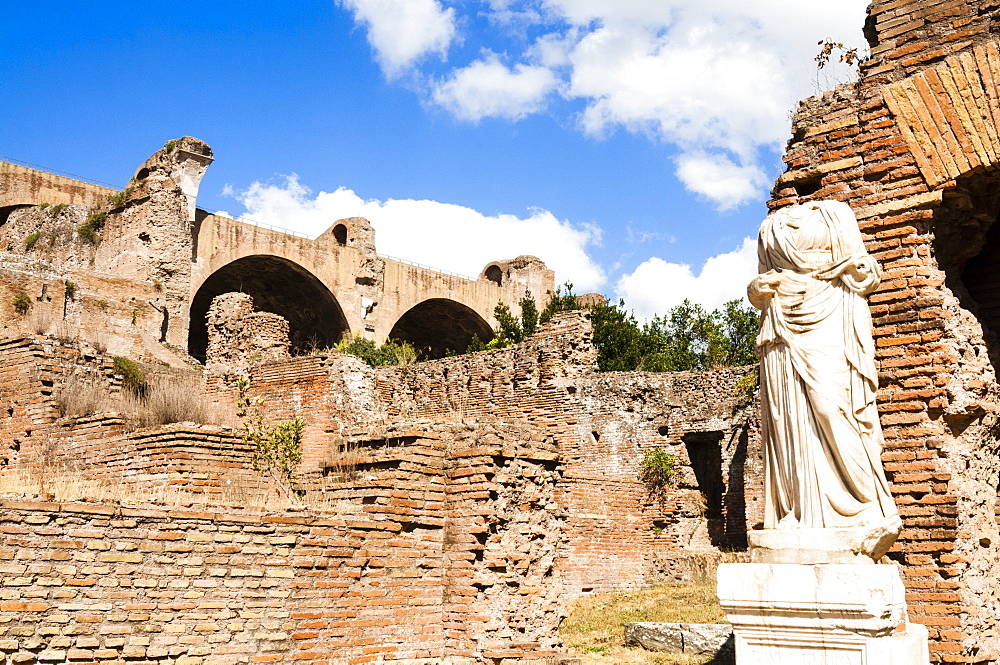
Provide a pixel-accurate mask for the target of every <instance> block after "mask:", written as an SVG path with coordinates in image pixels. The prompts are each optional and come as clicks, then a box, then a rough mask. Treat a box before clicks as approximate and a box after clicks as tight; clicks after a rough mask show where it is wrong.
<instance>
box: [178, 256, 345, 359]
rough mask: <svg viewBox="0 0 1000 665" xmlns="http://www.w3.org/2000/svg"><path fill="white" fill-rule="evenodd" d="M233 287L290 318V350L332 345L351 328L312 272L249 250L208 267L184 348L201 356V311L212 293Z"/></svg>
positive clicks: (204, 335)
mask: <svg viewBox="0 0 1000 665" xmlns="http://www.w3.org/2000/svg"><path fill="white" fill-rule="evenodd" d="M234 291H239V292H242V293H246V294H249V295H250V296H252V297H253V301H254V305H255V308H256V309H257V310H258V311H263V312H271V313H273V314H278V315H280V316H282V317H284V318H285V320H287V321H288V326H289V341H290V343H291V344H290V350H291V352H292V353H293V354H296V353H304V352H306V351H309V350H310V349H313V348H324V347H328V346H332V345H333V344H335V343H337V342H338V341H340V340H341V339H343V338H344V337H347V336H349V334H350V328H349V326H348V324H347V318H346V317H345V316H344V312H343V310H342V309H341V308H340V304H339V303H338V302H337V299H336V298H335V297H334V295H333V294H332V293H330V290H329V289H327V288H326V286H325V285H324V284H323V283H322V282H320V281H319V279H317V278H316V277H315V276H314V275H313V274H312V273H310V272H309V271H308V270H306V269H305V268H303V267H302V266H300V265H298V264H296V263H294V262H292V261H289V260H287V259H282V258H280V257H277V256H264V255H257V256H247V257H244V258H242V259H237V260H236V261H233V262H232V263H229V264H227V265H225V266H223V267H222V268H219V269H218V270H216V271H215V272H214V273H212V275H211V276H209V278H208V279H206V280H205V283H204V284H202V285H201V287H200V288H199V289H198V292H197V293H196V294H195V296H194V299H193V300H192V301H191V323H190V328H189V332H188V353H190V354H191V355H192V356H194V357H195V358H197V359H198V360H200V361H202V362H204V361H205V351H206V350H207V348H208V325H207V322H206V318H205V317H206V315H207V314H208V308H209V306H210V305H211V304H212V299H213V298H215V296H218V295H221V294H223V293H231V292H234Z"/></svg>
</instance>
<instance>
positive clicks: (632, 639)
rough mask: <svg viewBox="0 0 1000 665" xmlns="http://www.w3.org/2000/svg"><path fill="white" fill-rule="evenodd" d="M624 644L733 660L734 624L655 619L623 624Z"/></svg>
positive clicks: (649, 649)
mask: <svg viewBox="0 0 1000 665" xmlns="http://www.w3.org/2000/svg"><path fill="white" fill-rule="evenodd" d="M625 645H626V646H641V647H642V648H643V649H646V650H647V651H666V652H668V653H686V654H692V655H697V656H712V657H713V658H715V660H713V662H714V663H718V665H724V664H727V663H735V659H734V658H735V657H734V648H733V627H732V626H730V625H729V624H724V623H654V622H640V621H635V622H630V623H627V624H625Z"/></svg>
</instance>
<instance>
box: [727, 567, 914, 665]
mask: <svg viewBox="0 0 1000 665" xmlns="http://www.w3.org/2000/svg"><path fill="white" fill-rule="evenodd" d="M719 600H720V602H721V603H722V609H723V610H725V612H726V614H727V615H728V617H729V621H730V622H731V623H732V624H733V631H734V633H735V635H736V662H737V663H739V664H740V665H765V664H766V665H927V664H928V662H929V656H928V651H927V629H926V628H924V627H923V626H921V625H919V624H911V623H908V622H907V618H906V602H905V591H904V589H903V583H902V581H901V580H900V577H899V573H898V572H897V570H896V568H895V567H893V566H889V565H873V564H871V563H868V564H860V565H859V564H820V565H806V564H761V563H729V564H723V565H721V566H719Z"/></svg>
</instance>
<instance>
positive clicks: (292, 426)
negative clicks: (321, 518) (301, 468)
mask: <svg viewBox="0 0 1000 665" xmlns="http://www.w3.org/2000/svg"><path fill="white" fill-rule="evenodd" d="M236 391H237V400H236V404H237V407H238V410H237V412H236V415H238V416H239V417H240V418H245V420H244V421H243V441H245V442H246V443H248V444H250V446H251V448H252V449H253V450H252V453H253V457H252V459H251V464H252V465H253V468H254V470H255V471H257V472H259V473H262V474H266V475H268V476H270V477H271V479H272V480H274V482H275V484H277V486H278V488H279V489H280V490H281V492H282V493H283V494H284V495H285V496H286V497H287V498H288V499H289V500H291V501H296V498H297V497H296V496H295V494H294V488H295V469H296V467H297V466H298V465H299V462H301V461H302V433H303V431H304V430H305V421H304V420H302V418H300V417H298V416H296V417H295V418H294V419H293V420H289V421H285V422H280V423H277V424H275V425H269V424H267V423H266V422H265V421H264V414H263V413H261V409H260V407H261V405H262V404H263V403H264V398H262V397H250V395H249V391H250V381H248V380H247V379H246V378H245V377H242V376H240V377H237V378H236Z"/></svg>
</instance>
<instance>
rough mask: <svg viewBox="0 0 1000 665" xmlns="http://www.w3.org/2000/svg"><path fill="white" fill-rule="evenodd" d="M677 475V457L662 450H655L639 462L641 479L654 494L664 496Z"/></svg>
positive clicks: (649, 451) (651, 450)
mask: <svg viewBox="0 0 1000 665" xmlns="http://www.w3.org/2000/svg"><path fill="white" fill-rule="evenodd" d="M676 474H677V456H676V455H674V454H673V453H668V452H667V451H666V450H663V449H662V448H653V449H650V450H647V451H646V452H644V453H643V454H642V459H641V460H639V479H640V480H641V481H642V482H643V483H645V485H646V488H647V489H648V490H649V491H650V493H652V494H662V493H663V492H665V491H666V490H667V488H668V487H670V485H671V483H673V480H674V476H675V475H676Z"/></svg>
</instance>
